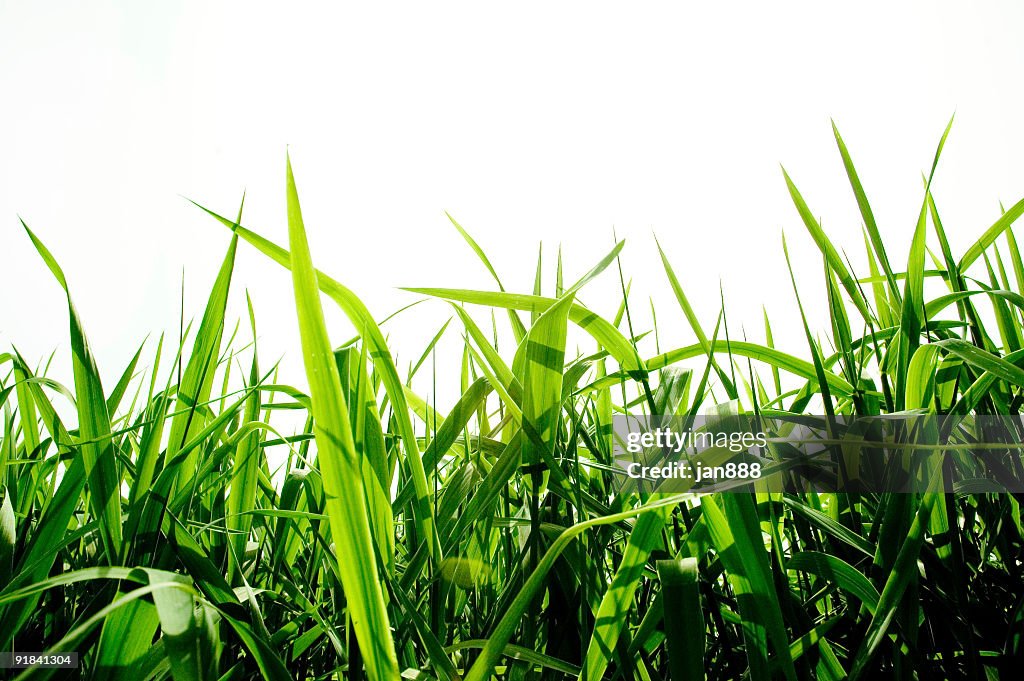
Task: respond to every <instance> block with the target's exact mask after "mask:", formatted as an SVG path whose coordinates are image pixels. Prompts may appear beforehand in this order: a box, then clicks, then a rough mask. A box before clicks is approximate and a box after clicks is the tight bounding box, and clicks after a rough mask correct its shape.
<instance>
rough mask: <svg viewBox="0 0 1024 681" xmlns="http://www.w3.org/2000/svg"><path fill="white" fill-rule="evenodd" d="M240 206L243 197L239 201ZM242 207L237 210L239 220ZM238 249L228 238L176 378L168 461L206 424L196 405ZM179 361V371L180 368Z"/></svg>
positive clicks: (213, 365) (207, 383)
mask: <svg viewBox="0 0 1024 681" xmlns="http://www.w3.org/2000/svg"><path fill="white" fill-rule="evenodd" d="M243 203H244V198H243ZM241 211H242V208H241V207H239V219H240V218H241ZM237 250H238V236H237V235H235V234H233V235H232V236H231V243H230V244H228V250H227V253H226V254H225V255H224V261H223V262H222V263H221V267H220V271H219V272H218V273H217V278H216V280H215V281H214V283H213V288H212V289H211V290H210V296H209V299H208V300H207V303H206V310H205V311H204V312H203V319H202V321H201V322H200V324H199V330H198V332H197V333H196V339H195V342H194V343H193V346H192V354H191V355H190V356H189V358H188V364H187V365H186V366H185V370H184V374H183V375H182V376H181V378H180V382H179V383H178V391H177V407H178V412H179V413H178V414H177V415H176V416H175V417H174V418H173V419H171V428H170V433H169V436H168V441H167V459H170V458H172V457H173V456H174V454H175V453H176V452H177V451H178V450H179V449H180V448H181V446H182V445H184V444H185V443H186V442H188V441H189V440H191V439H192V437H193V436H194V435H195V433H197V432H199V431H200V430H202V428H203V425H204V423H205V421H206V418H205V417H204V412H202V411H200V409H199V406H198V405H200V404H203V403H205V402H207V401H208V400H209V399H210V394H211V392H212V390H213V380H214V375H215V373H216V370H217V360H218V357H219V354H220V347H221V341H222V337H223V333H224V314H225V311H226V309H227V304H228V291H229V289H230V288H231V275H232V272H233V271H234V266H235V253H236V251H237ZM180 361H183V360H179V365H178V366H179V368H180V366H181V364H180ZM198 461H199V453H198V452H196V453H195V454H194V455H193V456H191V457H189V458H188V459H186V460H185V461H184V462H183V463H182V465H181V467H180V468H179V474H178V481H179V483H178V484H179V486H180V485H189V484H192V483H193V481H194V476H195V470H196V466H197V464H198Z"/></svg>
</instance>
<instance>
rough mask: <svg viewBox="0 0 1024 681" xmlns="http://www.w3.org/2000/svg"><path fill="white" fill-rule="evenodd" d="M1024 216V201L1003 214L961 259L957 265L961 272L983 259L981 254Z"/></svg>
mask: <svg viewBox="0 0 1024 681" xmlns="http://www.w3.org/2000/svg"><path fill="white" fill-rule="evenodd" d="M1021 215H1024V199H1021V200H1020V201H1018V202H1017V203H1015V204H1013V206H1011V207H1010V210H1008V211H1006V212H1005V213H1003V214H1002V215H1001V216H1000V218H999V219H998V220H996V221H995V222H994V223H993V224H992V226H991V227H989V228H988V229H987V230H985V233H984V234H982V235H981V237H980V238H979V239H978V240H977V241H976V242H974V244H973V245H972V246H971V247H970V248H968V249H967V251H966V252H965V253H964V255H963V257H961V258H960V262H959V264H958V265H957V267H958V269H959V270H960V271H961V272H966V271H967V268H968V267H970V266H971V264H972V263H974V261H975V260H977V259H978V258H980V257H981V254H982V253H983V252H984V251H985V249H987V248H988V247H989V246H991V245H992V244H993V243H995V241H996V239H998V238H999V235H1000V234H1002V233H1003V232H1005V231H1006V230H1007V229H1009V227H1010V225H1012V224H1013V223H1014V222H1015V221H1016V220H1017V218H1019V217H1020V216H1021Z"/></svg>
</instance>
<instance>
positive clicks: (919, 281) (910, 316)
mask: <svg viewBox="0 0 1024 681" xmlns="http://www.w3.org/2000/svg"><path fill="white" fill-rule="evenodd" d="M925 211H926V207H925V206H922V207H921V213H920V215H919V217H918V220H917V228H916V229H915V230H914V239H913V241H912V242H911V245H910V256H909V258H908V259H907V280H906V282H905V283H904V288H903V310H902V312H901V314H900V331H899V336H898V340H897V354H896V395H895V398H896V405H895V406H896V410H897V411H902V410H903V409H905V408H906V382H907V370H908V368H909V366H910V358H911V357H913V356H914V352H916V351H917V348H918V346H919V345H920V344H921V330H922V329H923V328H924V324H925V319H924V256H925V217H926V212H925Z"/></svg>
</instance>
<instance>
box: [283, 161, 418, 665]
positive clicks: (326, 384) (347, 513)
mask: <svg viewBox="0 0 1024 681" xmlns="http://www.w3.org/2000/svg"><path fill="white" fill-rule="evenodd" d="M287 170H288V172H287V191H288V242H289V246H290V249H291V270H292V283H293V286H294V288H295V306H296V310H297V312H298V318H299V332H300V336H301V339H302V355H303V361H304V363H305V365H306V375H307V378H308V379H309V387H310V396H311V398H312V411H313V419H314V424H315V432H316V441H317V447H318V455H317V460H318V461H319V464H320V471H321V474H322V476H323V484H324V493H325V495H326V496H327V513H328V516H329V517H330V527H331V536H332V537H333V538H334V543H335V547H336V553H337V555H338V556H339V561H338V571H339V572H340V574H341V581H342V584H343V585H344V588H345V598H346V599H347V601H348V608H349V615H350V617H351V619H352V624H353V627H354V629H355V633H356V638H357V639H358V640H359V646H360V649H361V651H362V653H363V660H364V663H365V665H366V671H367V674H368V675H369V677H370V679H372V680H373V681H394V679H397V678H398V674H399V672H398V661H397V658H396V656H395V648H394V643H393V640H392V637H391V628H390V624H389V621H388V612H387V607H386V606H385V605H384V595H383V590H382V589H381V583H380V581H379V578H378V575H377V565H376V561H375V560H374V547H373V540H372V538H371V536H370V525H369V519H368V515H367V509H366V500H365V492H364V490H363V482H362V470H361V465H360V455H359V453H358V452H356V451H355V445H354V442H353V439H352V431H351V427H350V425H349V421H348V417H347V414H348V408H347V406H346V405H345V398H344V396H343V395H342V392H341V380H340V378H339V376H338V367H337V365H336V364H335V361H334V354H333V352H332V351H331V344H330V341H329V339H328V336H327V327H326V324H325V322H324V314H323V308H322V307H321V304H320V292H319V290H318V287H317V275H316V270H315V269H314V268H313V260H312V258H311V257H310V253H309V244H308V242H307V241H306V230H305V227H304V225H303V222H302V212H301V209H300V207H299V198H298V193H297V192H296V190H295V178H294V177H293V175H292V168H291V162H290V161H289V162H288V164H287Z"/></svg>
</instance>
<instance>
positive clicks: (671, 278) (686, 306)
mask: <svg viewBox="0 0 1024 681" xmlns="http://www.w3.org/2000/svg"><path fill="white" fill-rule="evenodd" d="M654 243H655V245H656V246H657V247H658V253H659V254H660V255H661V264H662V266H663V267H664V268H665V275H666V276H667V277H668V283H669V285H670V286H671V287H672V293H674V294H675V297H676V301H677V302H678V303H679V307H680V308H682V310H683V315H684V316H685V317H686V321H688V322H689V323H690V328H691V329H693V333H694V335H695V336H697V342H699V343H700V345H701V347H702V348H704V352H705V354H706V355H707V357H708V361H709V362H711V366H712V368H713V369H714V370H715V373H716V374H718V378H719V379H720V380H721V381H722V383H723V384H724V385H725V390H726V392H727V393H728V394H730V395H732V394H735V392H736V386H735V385H734V384H733V382H732V381H731V380H730V379H729V376H728V374H726V373H725V371H724V370H723V369H722V368H721V367H720V366H719V365H718V362H716V361H715V355H714V352H712V348H711V344H710V343H708V337H707V334H705V333H704V329H703V328H701V325H700V321H699V320H698V319H697V314H696V313H695V312H694V311H693V307H692V306H691V305H690V301H689V299H688V298H687V297H686V293H684V292H683V287H682V286H681V285H680V284H679V279H678V278H677V277H676V273H675V271H674V270H673V269H672V264H671V263H670V262H669V261H668V256H667V255H665V251H663V250H662V248H661V244H660V243H659V242H658V238H657V237H655V238H654Z"/></svg>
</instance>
